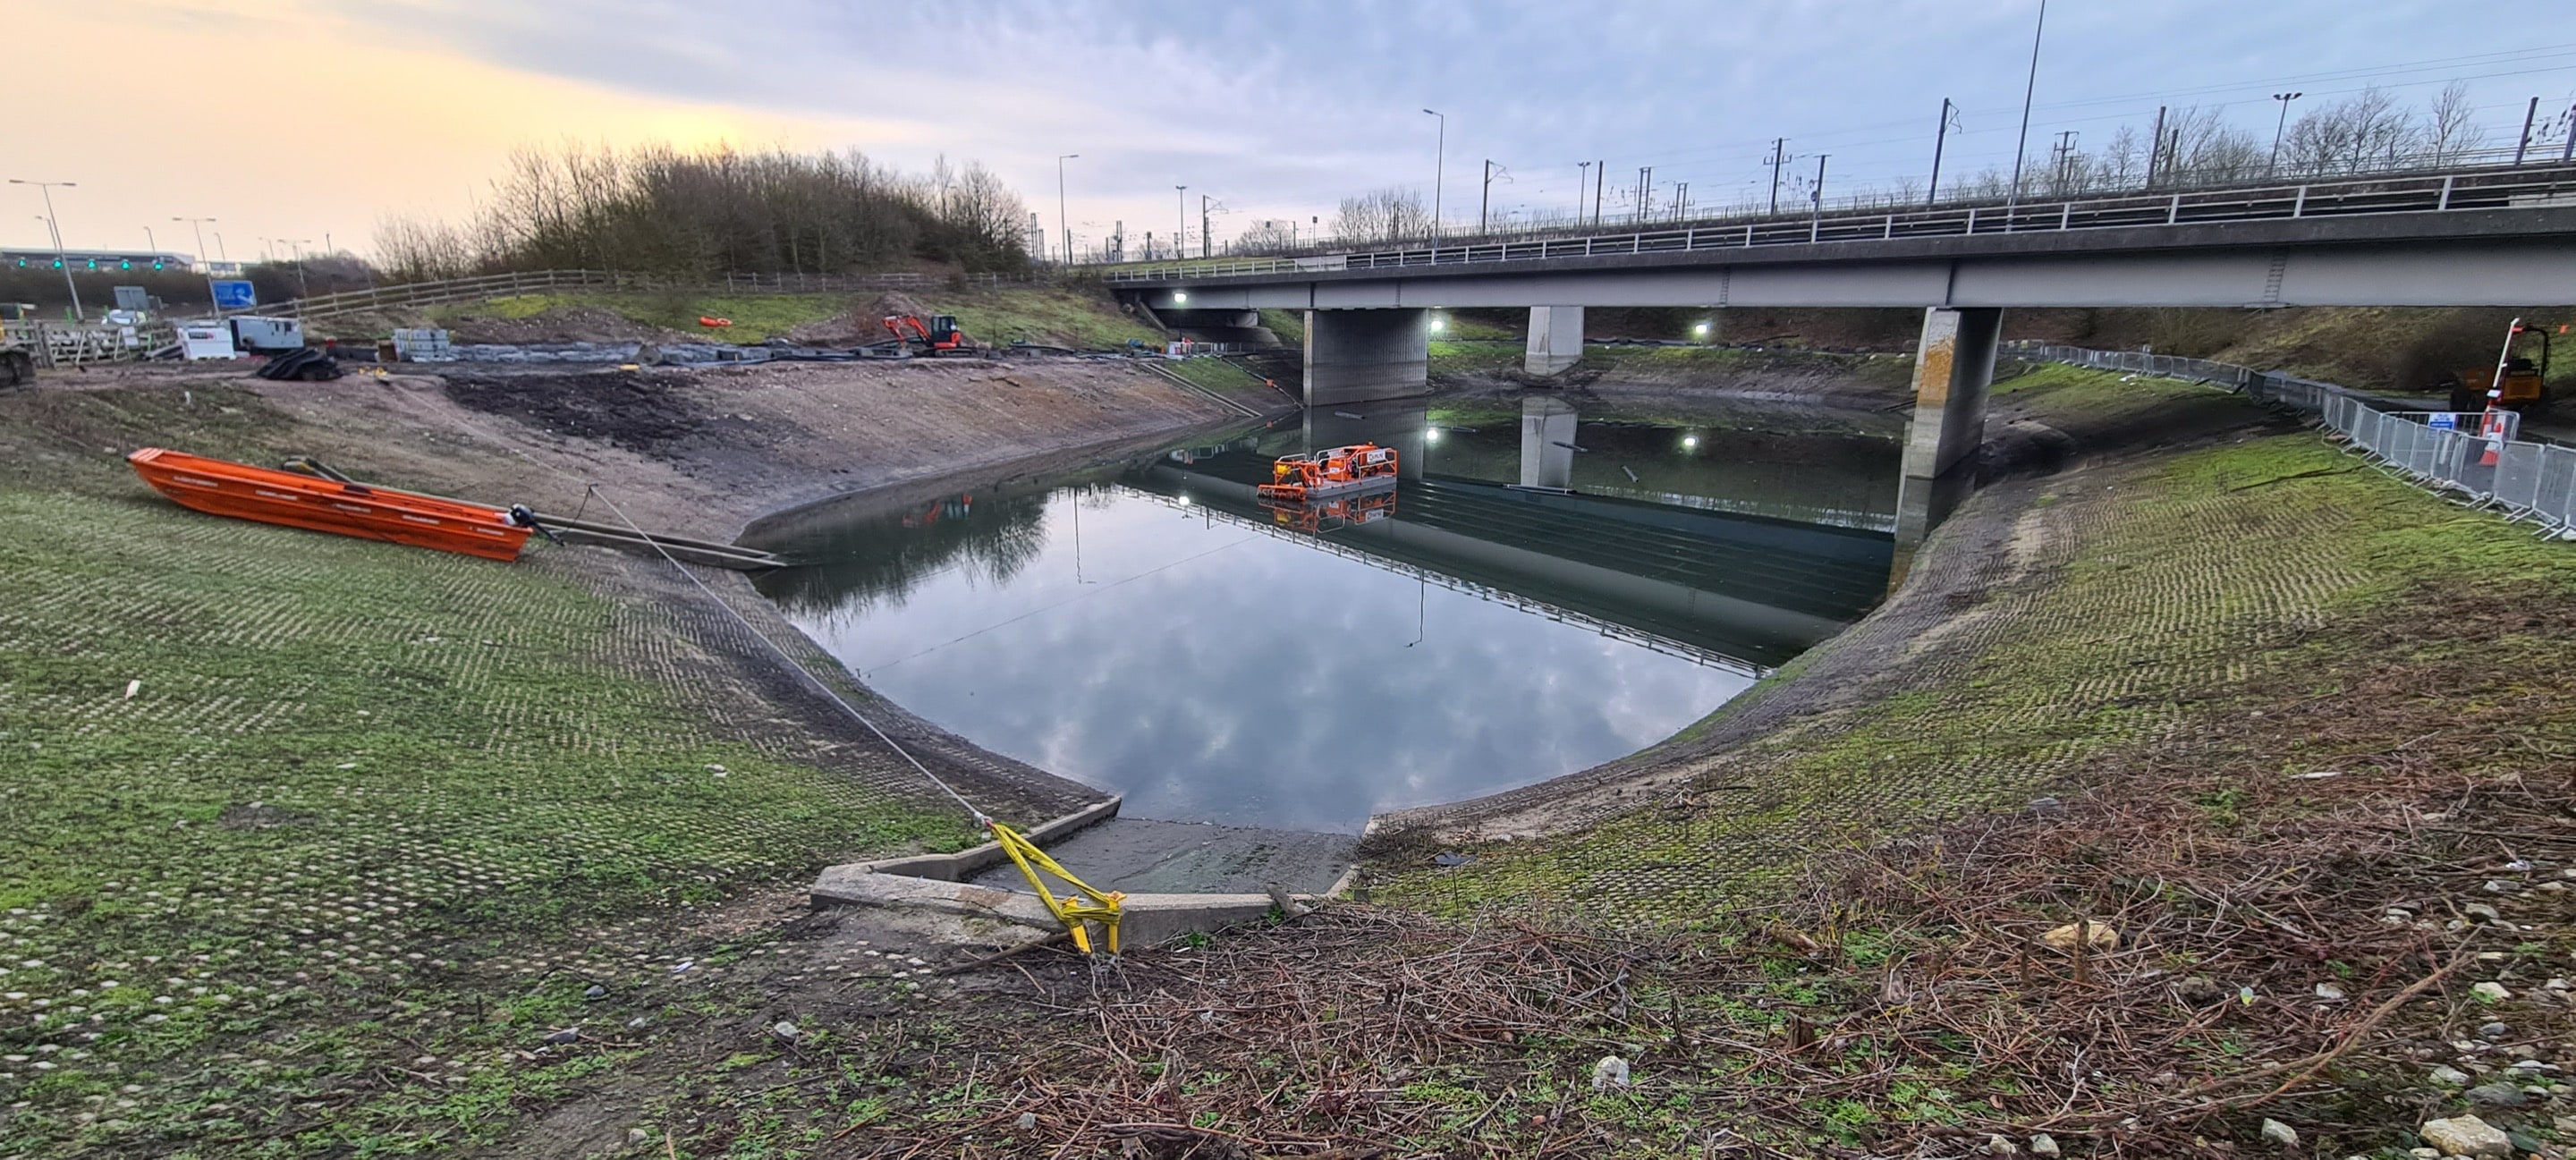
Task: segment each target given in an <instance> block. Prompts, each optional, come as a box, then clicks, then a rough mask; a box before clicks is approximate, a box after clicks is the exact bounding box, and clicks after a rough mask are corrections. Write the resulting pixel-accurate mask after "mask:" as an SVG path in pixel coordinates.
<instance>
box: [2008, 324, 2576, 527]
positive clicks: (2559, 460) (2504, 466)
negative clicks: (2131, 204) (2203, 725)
mask: <svg viewBox="0 0 2576 1160" xmlns="http://www.w3.org/2000/svg"><path fill="white" fill-rule="evenodd" d="M2009 349H2010V350H2011V351H2012V353H2014V354H2016V355H2019V356H2021V357H2023V358H2029V359H2036V360H2041V361H2046V362H2062V363H2068V364H2072V365H2076V366H2085V367H2094V368H2098V369H2102V370H2119V371H2130V372H2133V373H2137V374H2149V375H2156V376H2160V377H2164V378H2178V379H2187V380H2191V381H2195V382H2202V383H2209V384H2211V385H2214V386H2221V387H2225V388H2227V389H2228V390H2231V391H2236V392H2239V393H2242V394H2245V395H2247V396H2250V397H2252V398H2256V399H2259V400H2262V401H2263V402H2266V403H2270V404H2273V405H2275V406H2280V407H2285V408H2289V409H2292V410H2297V411H2302V412H2308V413H2312V414H2314V415H2316V417H2317V419H2318V421H2319V422H2320V423H2321V424H2322V425H2324V426H2326V427H2328V428H2331V429H2333V430H2335V431H2337V432H2340V433H2342V434H2343V436H2344V437H2345V438H2346V439H2347V440H2348V441H2349V442H2350V444H2351V446H2352V447H2353V448H2354V449H2356V450H2358V451H2361V452H2362V453H2364V454H2366V455H2369V456H2370V457H2371V458H2373V459H2376V460H2378V461H2379V462H2381V463H2383V464H2385V465H2387V466H2388V467H2389V468H2391V469H2393V470H2395V471H2398V472H2400V473H2402V474H2404V475H2406V476H2408V477H2409V478H2412V479H2414V480H2416V481H2418V482H2420V483H2422V484H2424V485H2426V486H2428V487H2433V488H2436V489H2440V490H2448V491H2453V492H2459V493H2463V494H2465V495H2467V496H2468V497H2469V498H2470V500H2471V501H2472V502H2475V503H2477V504H2479V505H2481V506H2490V507H2494V508H2496V509H2497V510H2499V511H2500V512H2502V513H2503V514H2504V515H2505V516H2506V517H2507V518H2509V519H2513V520H2528V521H2530V522H2533V523H2536V524H2538V525H2540V527H2541V530H2542V533H2543V534H2545V535H2564V536H2568V537H2570V538H2576V448H2570V447H2566V446H2562V445H2559V444H2555V443H2541V442H2537V441H2530V440H2524V439H2521V438H2518V436H2519V434H2520V427H2521V416H2519V415H2513V414H2511V413H2510V412H2507V413H2505V414H2504V415H2503V416H2501V417H2499V418H2497V419H2495V420H2493V421H2492V423H2493V425H2492V426H2490V419H2489V417H2488V416H2487V415H2486V414H2485V413H2484V412H2463V411H2403V410H2387V409H2382V408H2380V407H2375V406H2372V405H2371V401H2370V400H2369V399H2368V398H2366V397H2364V396H2362V395H2360V394H2358V393H2356V392H2354V391H2352V390H2349V389H2347V388H2344V387H2339V386H2336V385H2335V384H2333V383H2321V382H2318V381H2316V380H2314V379H2303V378H2299V377H2297V376H2295V375H2285V374H2281V373H2279V372H2276V371H2257V370H2254V369H2252V368H2250V367H2241V366H2236V365H2234V364H2231V363H2218V362H2209V361H2207V360H2204V359H2186V358H2176V357H2173V356H2169V355H2158V354H2150V353H2147V352H2145V351H2118V350H2087V349H2085V348H2083V347H2073V346H2056V345H2051V344H2045V343H2015V344H2012V345H2011V346H2010V347H2009Z"/></svg>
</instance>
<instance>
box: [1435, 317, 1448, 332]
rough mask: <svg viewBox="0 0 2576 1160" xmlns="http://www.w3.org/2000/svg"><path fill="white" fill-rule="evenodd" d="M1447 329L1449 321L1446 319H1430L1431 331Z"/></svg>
mask: <svg viewBox="0 0 2576 1160" xmlns="http://www.w3.org/2000/svg"><path fill="white" fill-rule="evenodd" d="M1448 327H1449V320H1448V319H1446V318H1434V319H1432V320H1431V329H1433V330H1435V331H1437V330H1446V329H1448Z"/></svg>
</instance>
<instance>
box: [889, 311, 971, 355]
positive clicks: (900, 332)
mask: <svg viewBox="0 0 2576 1160" xmlns="http://www.w3.org/2000/svg"><path fill="white" fill-rule="evenodd" d="M885 328H886V329H887V330H890V331H893V332H894V336H895V339H896V340H897V341H899V342H901V343H903V344H904V347H905V349H907V350H910V351H912V352H914V353H916V354H926V355H929V356H931V357H933V358H940V357H944V356H949V355H959V356H966V357H972V356H974V355H976V354H979V353H981V352H980V351H978V350H977V349H976V346H975V340H973V339H971V338H968V337H966V332H965V331H963V330H959V329H957V316H956V315H954V314H934V315H931V316H930V322H929V324H928V325H924V324H923V323H922V321H921V319H920V318H918V317H915V316H913V315H910V314H889V315H886V317H885Z"/></svg>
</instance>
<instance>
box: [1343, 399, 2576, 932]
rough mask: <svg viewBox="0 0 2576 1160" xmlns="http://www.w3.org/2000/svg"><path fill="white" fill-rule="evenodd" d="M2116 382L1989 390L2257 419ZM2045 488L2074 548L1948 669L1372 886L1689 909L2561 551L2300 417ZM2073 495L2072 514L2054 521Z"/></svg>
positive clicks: (1745, 892)
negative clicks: (1612, 812) (1578, 816)
mask: <svg viewBox="0 0 2576 1160" xmlns="http://www.w3.org/2000/svg"><path fill="white" fill-rule="evenodd" d="M2121 380H2122V377H2121V376H2118V375H2111V374H2104V373H2101V372H2090V371H2082V370H2077V369H2074V368H2063V367H2052V368H2047V369H2044V370H2041V371H2039V372H2037V373H2035V374H2033V375H2030V376H2026V377H2024V378H2023V379H2020V380H2017V381H2015V382H2012V383H2008V384H2005V385H2004V387H2003V393H2004V394H2005V395H2007V396H2020V397H2023V398H2024V399H2025V400H2026V401H2027V400H2032V399H2041V398H2045V399H2046V401H2047V403H2048V405H2049V407H2051V408H2054V409H2055V410H2056V411H2059V412H2062V413H2078V412H2089V411H2097V410H2100V409H2101V408H2104V407H2114V406H2116V407H2130V408H2146V407H2152V406H2158V405H2163V406H2185V407H2191V406H2199V407H2222V408H2232V407H2243V408H2244V409H2245V412H2246V422H2247V424H2248V425H2251V424H2252V423H2253V422H2254V421H2255V419H2256V417H2257V413H2256V412H2255V410H2254V409H2253V407H2252V406H2251V405H2250V404H2246V403H2242V402H2240V401H2238V400H2234V399H2229V398H2224V397H2218V396H2215V395H2213V394H2211V393H2210V392H2208V391H2206V389H2204V388H2200V387H2197V386H2192V385H2188V384H2180V383H2173V382H2169V381H2163V380H2149V379H2137V380H2133V381H2127V382H2123V381H2121ZM2059 498H2060V499H2061V500H2062V501H2063V502H2057V503H2044V504H2042V505H2041V510H2043V511H2045V512H2046V513H2048V515H2049V516H2051V517H2058V516H2063V517H2064V518H2065V519H2069V520H2081V521H2083V523H2084V526H2085V527H2086V528H2088V529H2089V530H2088V532H2087V541H2088V542H2087V546H2086V547H2085V548H2084V550H2083V551H2082V552H2080V553H2079V554H2077V555H2076V556H2074V557H2073V558H2072V559H2071V560H2069V561H2067V562H2066V563H2065V565H2064V567H2063V572H2062V574H2061V575H2060V576H2059V578H2058V580H2057V581H2056V582H2055V583H2053V584H2051V585H2049V586H2048V587H2046V588H2045V589H2043V590H2040V591H2039V592H2038V593H2037V595H2036V596H2035V597H2033V599H2032V603H2031V604H2030V606H2029V607H2027V608H2022V609H2017V610H2016V611H2015V612H2013V613H2012V614H2011V615H2010V616H2009V617H2008V618H2006V619H2005V620H2003V621H2002V622H2001V623H2000V624H1998V625H1997V626H1995V628H1994V629H1993V630H1992V632H1991V635H1990V636H1989V637H1988V638H1987V639H1988V640H1989V641H1990V642H1991V643H1987V644H1985V645H1982V646H1981V647H1980V652H1979V653H1978V654H1977V655H1975V656H1974V657H1973V658H1972V659H1971V660H1970V661H1969V662H1968V663H1967V664H1966V665H1965V666H1964V667H1962V668H1960V669H1959V670H1958V671H1959V673H1960V676H1959V677H1958V678H1957V679H1956V680H1953V681H1946V682H1933V683H1930V684H1926V685H1921V686H1914V687H1899V688H1897V689H1895V690H1892V691H1891V692H1889V693H1887V694H1885V695H1882V696H1880V697H1876V698H1873V699H1870V700H1868V701H1866V702H1864V703H1861V704H1858V705H1854V706H1848V707H1844V708H1840V709H1835V710H1831V711H1828V712H1824V713H1821V714H1818V715H1817V716H1815V717H1812V718H1809V719H1807V720H1805V721H1803V722H1801V723H1800V724H1799V725H1797V726H1796V727H1794V728H1790V729H1787V730H1784V731H1781V732H1777V733H1774V734H1772V735H1769V736H1766V737H1764V738H1761V739H1759V740H1757V741H1755V742H1752V743H1750V744H1748V745H1746V746H1744V747H1742V748H1741V749H1738V750H1736V751H1734V752H1733V753H1732V754H1731V755H1730V756H1729V757H1728V758H1727V759H1726V761H1725V763H1724V765H1723V772H1722V773H1718V774H1712V775H1711V776H1712V777H1715V778H1717V779H1719V780H1721V781H1723V782H1725V783H1728V784H1730V785H1734V786H1737V787H1739V788H1737V789H1733V790H1729V791H1725V792H1721V793H1714V794H1712V797H1711V799H1710V803H1709V804H1708V805H1706V806H1703V807H1701V808H1698V809H1693V810H1688V811H1678V812H1677V811H1666V810H1649V811H1639V812H1633V813H1628V814H1623V815H1619V816H1617V817H1614V818H1612V819H1611V820H1608V821H1606V822H1603V823H1601V824H1599V825H1597V826H1593V827H1591V828H1589V829H1587V830H1584V831H1582V832H1580V833H1576V834H1573V835H1569V836H1565V837H1561V838H1555V839H1548V840H1543V841H1537V842H1518V843H1512V844H1509V845H1489V846H1479V847H1477V848H1478V849H1479V851H1480V852H1481V853H1482V854H1483V855H1484V856H1483V857H1482V859H1481V860H1480V861H1478V862H1477V863H1476V864H1475V865H1473V866H1468V867H1461V868H1458V869H1454V870H1448V871H1441V872H1439V873H1437V874H1432V873H1425V872H1420V871H1415V872H1411V873H1405V874H1400V875H1398V876H1397V877H1396V878H1395V880H1394V881H1392V882H1390V883H1388V884H1387V885H1386V886H1385V887H1384V888H1383V889H1382V890H1381V891H1380V897H1381V899H1382V900H1390V901H1394V902H1396V903H1398V904H1402V905H1409V906H1414V907H1418V908H1422V909H1426V910H1431V911H1435V912H1439V913H1444V914H1457V915H1464V914H1469V913H1474V912H1479V911H1485V910H1487V909H1488V908H1492V907H1505V908H1511V909H1531V908H1554V909H1557V910H1562V911H1566V912H1581V913H1585V914H1588V915H1592V916H1595V917H1602V918H1608V917H1613V916H1616V917H1620V918H1634V919H1647V918H1654V919H1664V920H1672V921H1680V922H1685V923H1687V922H1689V921H1691V916H1693V915H1695V914H1707V913H1712V912H1714V911H1716V910H1717V909H1719V908H1722V907H1723V906H1725V905H1727V904H1728V903H1729V902H1730V901H1733V900H1739V899H1742V898H1745V897H1748V896H1758V895H1760V894H1761V893H1762V892H1763V891H1764V890H1767V889H1770V888H1772V887H1774V886H1775V885H1777V884H1778V883H1780V882H1781V881H1782V880H1783V879H1784V878H1785V876H1786V875H1787V874H1789V873H1790V872H1792V871H1794V870H1795V868H1796V867H1797V866H1799V865H1800V864H1801V863H1802V852H1803V851H1808V850H1813V849H1816V848H1819V847H1831V846H1840V845H1843V844H1846V843H1867V842H1871V841H1875V840H1877V838H1878V836H1880V835H1884V834H1887V833H1893V832H1905V831H1911V830H1916V829H1920V828H1921V827H1922V826H1924V825H1927V824H1931V823H1933V822H1936V821H1939V820H1941V819H1944V818H1948V817H1955V816H1957V815H1959V814H1961V813H1964V812H1968V811H1972V810H1976V809H1981V808H1988V807H1991V806H1994V805H1997V804H2002V803H2010V802H2015V801H2018V800H2020V799H2022V798H2026V797H2028V796H2032V795H2034V794H2037V793H2040V792H2044V789H2043V787H2045V786H2047V785H2049V784H2051V782H2052V781H2053V780H2054V779H2057V778H2060V777H2063V776H2066V775H2067V774H2068V773H2070V772H2071V771H2073V770H2075V769H2077V768H2079V767H2080V766H2081V764H2082V763H2083V761H2085V760H2086V759H2087V758H2088V757H2089V756H2092V755H2097V754H2102V753H2106V752H2109V751H2111V750H2112V749H2114V748H2115V747H2118V746H2121V745H2124V744H2128V743H2131V742H2135V741H2138V740H2140V739H2142V738H2145V737H2147V736H2150V735H2152V734H2153V733H2154V732H2155V731H2157V730H2159V729H2163V728H2165V727H2167V726H2169V725H2171V724H2172V723H2173V722H2174V721H2176V720H2177V719H2178V716H2179V715H2180V714H2181V713H2183V712H2184V711H2185V706H2188V705H2192V704H2198V703H2201V702H2203V701H2206V700H2208V699H2210V698H2212V697H2220V696H2225V695H2227V694H2228V693H2229V691H2230V690H2236V689H2241V688H2244V687H2245V686H2246V683H2247V682H2252V681H2263V680H2270V681H2291V682H2295V681H2296V680H2297V679H2298V674H2299V672H2300V671H2303V670H2304V669H2305V668H2306V667H2307V666H2308V665H2309V664H2310V663H2311V662H2313V660H2314V658H2313V657H2306V656H2304V655H2303V654H2301V653H2300V652H2299V651H2297V650H2296V649H2293V648H2290V647H2288V645H2287V642H2288V640H2289V636H2288V634H2289V633H2291V632H2293V631H2294V630H2295V629H2297V628H2298V627H2300V626H2303V625H2312V624H2323V623H2333V622H2336V621H2339V620H2343V619H2347V618H2365V617H2369V616H2372V615H2384V614H2385V613H2386V612H2387V611H2388V610H2389V609H2390V608H2392V607H2395V606H2396V605H2397V604H2398V603H2399V602H2401V601H2403V600H2406V599H2409V598H2410V597H2409V596H2408V594H2409V593H2417V592H2422V591H2426V590H2453V589H2457V588H2458V587H2459V586H2460V585H2461V584H2462V583H2463V582H2464V578H2474V583H2475V585H2476V586H2477V587H2478V588H2480V589H2484V590H2503V591H2511V590H2515V589H2516V588H2517V587H2519V586H2526V585H2533V584H2557V585H2561V586H2564V585H2566V584H2568V583H2569V582H2570V581H2569V579H2568V578H2569V576H2570V575H2571V573H2570V570H2569V569H2568V567H2567V565H2568V562H2569V559H2570V557H2569V555H2568V550H2567V548H2566V547H2565V546H2563V545H2555V544H2547V543H2541V542H2538V541H2536V540H2534V539H2533V538H2532V537H2531V536H2530V535H2529V534H2528V533H2527V532H2525V531H2523V530H2521V529H2519V528H2516V527H2513V526H2511V525H2507V524H2505V523H2503V522H2502V521H2500V520H2497V519H2495V518H2493V517H2491V516H2485V515H2478V514H2471V513H2464V512H2462V511H2460V510H2459V509H2457V508H2455V507H2452V506H2451V505H2449V504H2447V503H2444V502H2443V501H2441V500H2440V499H2437V498H2435V497H2433V496H2430V495H2427V494H2425V493H2423V492H2421V491H2418V490H2416V489H2414V488H2412V487H2409V486H2407V485H2405V484H2403V483H2400V482H2398V481H2396V480H2393V479H2390V478H2388V477H2386V476H2383V475H2381V474H2379V473H2377V472H2372V471H2368V470H2363V469H2358V463H2357V461H2355V460H2352V459H2350V458H2349V457H2346V456H2344V455H2342V454H2341V453H2339V452H2338V451H2336V450H2335V449H2334V448H2332V447H2331V446H2329V445H2327V444H2326V443H2324V442H2323V441H2322V440H2320V439H2318V438H2317V437H2316V436H2314V435H2312V434H2306V433H2301V434H2294V435H2275V436H2268V437H2258V438H2250V439H2247V440H2245V441H2243V442H2239V443H2233V444H2228V445H2224V446H2219V447H2214V448H2210V449H2206V450H2198V451H2193V452H2189V453H2186V454H2182V455H2177V456H2174V457H2172V458H2170V459H2166V460H2161V461H2156V462H2153V463H2149V464H2141V465H2135V466H2133V467H2131V468H2130V469H2128V470H2126V471H2123V472H2122V473H2120V474H2118V475H2117V476H2113V477H2108V478H2105V477H2089V482H2087V483H2085V484H2084V491H2083V492H2081V493H2077V494H2071V495H2067V496H2061V497H2059ZM2071 507H2081V508H2082V509H2083V511H2082V513H2081V514H2076V515H2065V514H2064V513H2066V511H2067V509H2069V508H2071ZM2052 526H2062V525H2052ZM2059 534H2061V535H2062V534H2065V533H2062V532H2061V533H2059ZM1954 639H1955V638H1954ZM1971 639H1973V638H1971ZM1809 663H1810V664H1812V661H1810V662H1809ZM2106 673H2109V674H2114V676H2112V677H2106V676H2105V675H2104V674H2106ZM1777 687H1778V679H1776V678H1775V680H1774V681H1773V682H1771V684H1770V685H1769V686H1768V687H1767V688H1757V690H1756V694H1757V695H1762V694H1767V693H1768V692H1770V691H1775V690H1776V688H1777ZM1748 703H1749V699H1748ZM1730 711H1734V710H1730V709H1721V710H1720V711H1719V714H1718V715H1717V716H1723V715H1724V714H1726V713H1728V712H1730ZM1713 719H1715V718H1713ZM1707 725H1708V722H1703V723H1701V724H1700V725H1697V726H1694V727H1693V728H1692V729H1691V730H1687V731H1685V736H1686V737H1687V736H1689V735H1692V734H1695V733H1698V732H1700V731H1702V730H1704V729H1705V728H1706V726H1707Z"/></svg>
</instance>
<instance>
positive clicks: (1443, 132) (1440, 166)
mask: <svg viewBox="0 0 2576 1160" xmlns="http://www.w3.org/2000/svg"><path fill="white" fill-rule="evenodd" d="M1422 111H1423V112H1426V113H1431V115H1432V116H1434V117H1438V118H1440V137H1439V140H1438V141H1437V143H1435V144H1434V145H1433V146H1432V152H1431V237H1432V239H1433V240H1435V241H1437V240H1438V239H1439V237H1440V195H1441V194H1442V193H1443V192H1445V189H1444V185H1445V183H1446V182H1447V181H1448V179H1449V116H1448V114H1446V113H1437V112H1432V110H1430V109H1424V110H1422Z"/></svg>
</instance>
